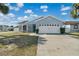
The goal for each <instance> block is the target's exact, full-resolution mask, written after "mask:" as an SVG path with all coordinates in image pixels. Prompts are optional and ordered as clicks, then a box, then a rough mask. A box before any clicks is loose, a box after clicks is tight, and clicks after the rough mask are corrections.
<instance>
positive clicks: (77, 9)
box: [71, 3, 79, 18]
mask: <svg viewBox="0 0 79 59" xmlns="http://www.w3.org/2000/svg"><path fill="white" fill-rule="evenodd" d="M72 7H73V8H72V11H71V16H72V17H73V18H78V17H79V14H78V12H79V3H74V4H73V6H72Z"/></svg>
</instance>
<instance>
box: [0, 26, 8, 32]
mask: <svg viewBox="0 0 79 59" xmlns="http://www.w3.org/2000/svg"><path fill="white" fill-rule="evenodd" d="M0 31H3V32H6V31H8V26H7V25H0Z"/></svg>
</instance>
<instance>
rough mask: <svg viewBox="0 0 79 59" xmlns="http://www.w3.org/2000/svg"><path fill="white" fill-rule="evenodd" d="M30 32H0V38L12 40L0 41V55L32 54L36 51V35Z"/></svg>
mask: <svg viewBox="0 0 79 59" xmlns="http://www.w3.org/2000/svg"><path fill="white" fill-rule="evenodd" d="M30 34H31V33H22V32H1V33H0V40H4V39H5V40H8V39H10V40H12V43H11V44H8V45H4V44H2V43H0V55H4V56H34V55H36V53H37V40H38V37H37V36H35V35H30Z"/></svg>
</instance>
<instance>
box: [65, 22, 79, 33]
mask: <svg viewBox="0 0 79 59" xmlns="http://www.w3.org/2000/svg"><path fill="white" fill-rule="evenodd" d="M64 24H65V25H70V32H79V21H66V22H65V23H64Z"/></svg>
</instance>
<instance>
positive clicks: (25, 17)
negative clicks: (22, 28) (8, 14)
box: [17, 16, 28, 22]
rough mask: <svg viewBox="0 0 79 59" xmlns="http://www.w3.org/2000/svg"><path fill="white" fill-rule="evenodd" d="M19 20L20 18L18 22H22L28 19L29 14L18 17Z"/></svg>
mask: <svg viewBox="0 0 79 59" xmlns="http://www.w3.org/2000/svg"><path fill="white" fill-rule="evenodd" d="M17 20H18V22H20V21H26V20H28V17H27V16H23V17H18V18H17Z"/></svg>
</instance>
